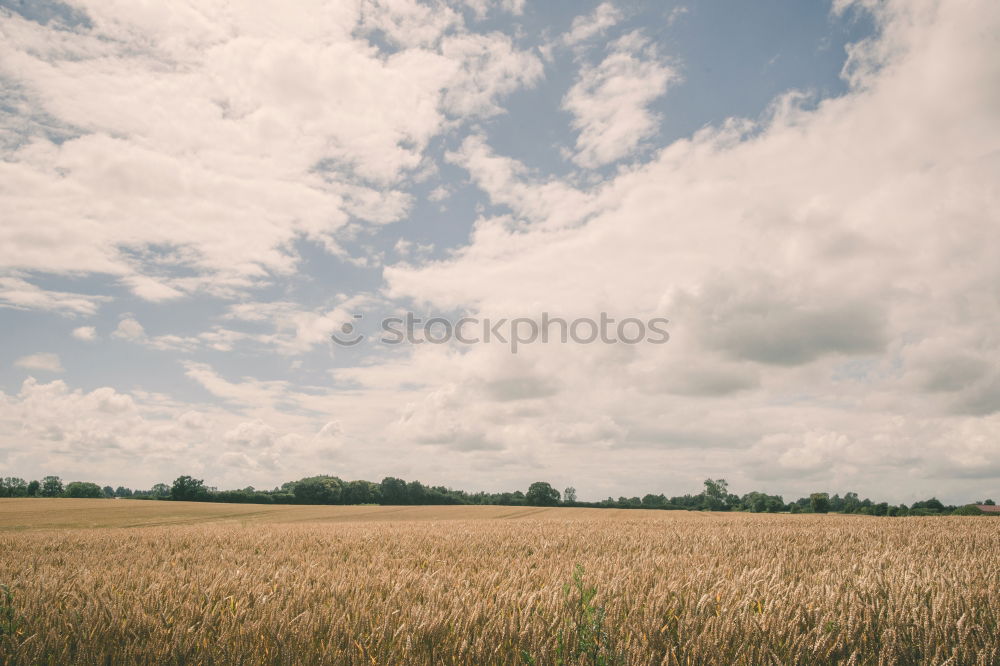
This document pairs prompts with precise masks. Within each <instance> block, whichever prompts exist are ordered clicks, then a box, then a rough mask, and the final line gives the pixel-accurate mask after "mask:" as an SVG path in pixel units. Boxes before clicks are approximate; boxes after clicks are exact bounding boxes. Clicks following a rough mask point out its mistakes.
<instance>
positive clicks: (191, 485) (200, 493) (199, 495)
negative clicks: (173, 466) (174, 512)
mask: <svg viewBox="0 0 1000 666" xmlns="http://www.w3.org/2000/svg"><path fill="white" fill-rule="evenodd" d="M208 498H209V493H208V488H206V487H205V482H204V481H202V480H201V479H195V478H194V477H191V476H186V475H185V476H178V477H177V478H176V479H174V483H173V485H172V486H170V499H172V500H174V501H178V502H204V501H207V500H208Z"/></svg>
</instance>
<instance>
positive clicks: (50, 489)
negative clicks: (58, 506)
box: [40, 476, 63, 497]
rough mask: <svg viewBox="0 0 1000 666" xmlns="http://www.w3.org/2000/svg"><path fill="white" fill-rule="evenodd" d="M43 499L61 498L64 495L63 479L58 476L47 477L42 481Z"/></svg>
mask: <svg viewBox="0 0 1000 666" xmlns="http://www.w3.org/2000/svg"><path fill="white" fill-rule="evenodd" d="M40 492H41V495H42V497H59V496H60V495H62V493H63V483H62V479H60V478H59V477H58V476H46V477H45V478H43V479H42V488H41V491H40Z"/></svg>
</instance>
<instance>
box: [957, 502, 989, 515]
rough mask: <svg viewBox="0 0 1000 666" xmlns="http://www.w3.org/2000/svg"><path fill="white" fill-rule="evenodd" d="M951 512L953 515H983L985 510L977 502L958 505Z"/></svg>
mask: <svg viewBox="0 0 1000 666" xmlns="http://www.w3.org/2000/svg"><path fill="white" fill-rule="evenodd" d="M951 514H952V515H953V516H981V515H983V510H982V509H980V508H979V507H978V506H976V505H975V504H966V505H965V506H960V507H958V508H957V509H955V510H954V511H952V512H951Z"/></svg>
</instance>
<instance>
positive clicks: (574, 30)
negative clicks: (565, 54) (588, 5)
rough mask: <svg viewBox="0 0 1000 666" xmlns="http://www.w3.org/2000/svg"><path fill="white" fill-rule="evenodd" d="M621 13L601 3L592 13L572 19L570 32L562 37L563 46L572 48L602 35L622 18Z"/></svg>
mask: <svg viewBox="0 0 1000 666" xmlns="http://www.w3.org/2000/svg"><path fill="white" fill-rule="evenodd" d="M623 16H624V15H623V14H622V11H621V10H620V9H618V7H616V6H615V5H614V4H612V3H610V2H602V3H601V4H600V5H598V6H597V7H596V8H595V9H594V11H593V12H591V13H590V14H587V15H586V16H577V17H576V18H575V19H573V25H572V26H571V27H570V31H569V32H567V33H566V34H564V35H563V37H562V41H563V44H566V45H568V46H572V45H574V44H579V43H580V42H582V41H585V40H588V39H590V38H591V37H594V36H596V35H599V34H601V33H603V32H604V31H605V30H607V29H608V28H610V27H611V26H613V25H616V24H617V23H618V22H619V21H621V20H622V18H623Z"/></svg>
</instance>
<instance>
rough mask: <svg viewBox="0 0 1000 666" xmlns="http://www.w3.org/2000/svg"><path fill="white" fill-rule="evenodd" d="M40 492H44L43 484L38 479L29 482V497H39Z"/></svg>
mask: <svg viewBox="0 0 1000 666" xmlns="http://www.w3.org/2000/svg"><path fill="white" fill-rule="evenodd" d="M40 492H42V484H40V483H39V482H38V481H29V482H28V497H38V493H40Z"/></svg>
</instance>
